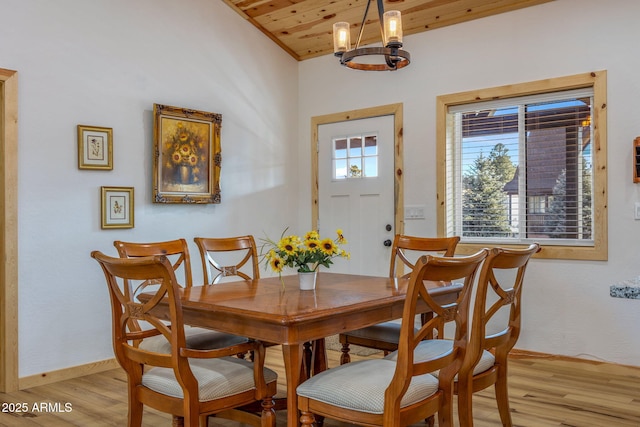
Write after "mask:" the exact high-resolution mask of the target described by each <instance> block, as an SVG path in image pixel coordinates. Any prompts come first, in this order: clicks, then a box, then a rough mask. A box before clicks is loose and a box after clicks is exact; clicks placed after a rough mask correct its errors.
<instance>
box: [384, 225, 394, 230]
mask: <svg viewBox="0 0 640 427" xmlns="http://www.w3.org/2000/svg"><path fill="white" fill-rule="evenodd" d="M385 229H386V230H387V231H391V229H393V227H391V224H387V226H386V227H385Z"/></svg>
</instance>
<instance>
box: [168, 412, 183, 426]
mask: <svg viewBox="0 0 640 427" xmlns="http://www.w3.org/2000/svg"><path fill="white" fill-rule="evenodd" d="M171 427H184V418H182V417H179V416H177V415H174V416H173V419H172V420H171Z"/></svg>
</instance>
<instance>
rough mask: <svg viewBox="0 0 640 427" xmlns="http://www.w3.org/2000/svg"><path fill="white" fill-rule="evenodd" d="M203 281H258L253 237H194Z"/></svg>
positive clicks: (256, 252)
mask: <svg viewBox="0 0 640 427" xmlns="http://www.w3.org/2000/svg"><path fill="white" fill-rule="evenodd" d="M193 240H194V241H195V242H196V245H197V246H198V249H199V250H200V260H201V261H202V271H203V275H204V281H205V282H206V283H208V284H216V283H219V282H221V281H223V280H225V279H226V278H228V277H234V278H240V279H243V280H251V279H259V278H260V270H259V268H258V251H257V249H256V242H255V240H254V238H253V236H238V237H223V238H212V237H196V238H194V239H193Z"/></svg>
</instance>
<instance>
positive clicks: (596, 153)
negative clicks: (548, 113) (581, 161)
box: [436, 71, 608, 261]
mask: <svg viewBox="0 0 640 427" xmlns="http://www.w3.org/2000/svg"><path fill="white" fill-rule="evenodd" d="M606 81H607V72H606V71H594V72H589V73H584V74H576V75H573V76H567V77H558V78H551V79H545V80H538V81H534V82H529V83H519V84H513V85H505V86H499V87H494V88H488V89H479V90H472V91H468V92H460V93H455V94H449V95H441V96H438V97H437V98H436V172H437V175H436V176H437V179H436V187H437V193H436V197H437V221H438V226H437V230H438V235H439V236H445V235H446V196H447V193H446V149H447V128H446V117H447V111H448V108H449V107H451V106H454V105H460V104H470V103H473V102H480V101H491V100H496V99H507V98H514V97H517V96H524V95H535V94H540V93H546V92H555V91H562V90H570V89H579V88H588V87H592V88H593V141H592V144H593V184H594V185H593V189H592V191H593V196H592V197H593V226H594V236H593V237H594V245H593V246H589V247H584V246H570V245H567V246H555V245H553V246H551V245H546V246H544V247H543V248H542V250H541V251H540V252H539V253H538V254H536V255H535V256H536V257H537V258H554V259H579V260H602V261H605V260H607V258H608V231H607V214H608V210H607V85H606ZM486 246H487V245H486V244H484V245H483V244H470V243H460V244H458V246H457V248H456V253H460V254H469V253H473V252H475V251H477V250H479V249H481V248H483V247H486ZM505 246H512V247H517V246H520V245H505Z"/></svg>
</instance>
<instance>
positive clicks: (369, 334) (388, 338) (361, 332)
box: [343, 322, 401, 344]
mask: <svg viewBox="0 0 640 427" xmlns="http://www.w3.org/2000/svg"><path fill="white" fill-rule="evenodd" d="M400 326H401V325H400V324H399V323H395V322H384V323H378V324H377V325H371V326H367V327H366V328H361V329H356V330H354V331H349V332H344V333H343V335H347V336H351V337H358V338H364V339H368V340H373V341H384V342H389V343H393V344H398V339H399V338H400Z"/></svg>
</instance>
